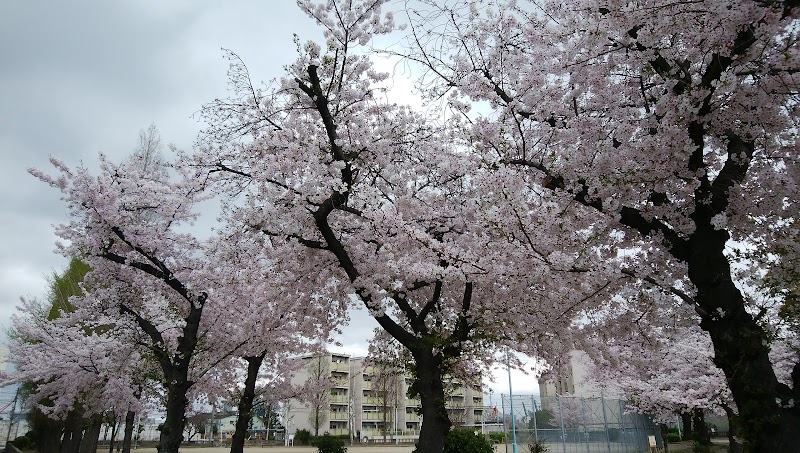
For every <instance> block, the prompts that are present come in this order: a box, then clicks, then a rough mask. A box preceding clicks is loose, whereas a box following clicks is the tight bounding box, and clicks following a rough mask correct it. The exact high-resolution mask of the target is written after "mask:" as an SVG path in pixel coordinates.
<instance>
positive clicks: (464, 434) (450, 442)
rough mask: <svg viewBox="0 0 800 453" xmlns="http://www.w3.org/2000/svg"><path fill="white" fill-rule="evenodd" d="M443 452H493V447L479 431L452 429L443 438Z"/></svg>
mask: <svg viewBox="0 0 800 453" xmlns="http://www.w3.org/2000/svg"><path fill="white" fill-rule="evenodd" d="M444 453H494V448H493V447H492V444H490V443H489V441H488V440H486V437H484V436H483V435H482V434H480V433H475V432H473V431H469V430H466V429H454V430H452V431H450V432H449V433H447V437H445V438H444Z"/></svg>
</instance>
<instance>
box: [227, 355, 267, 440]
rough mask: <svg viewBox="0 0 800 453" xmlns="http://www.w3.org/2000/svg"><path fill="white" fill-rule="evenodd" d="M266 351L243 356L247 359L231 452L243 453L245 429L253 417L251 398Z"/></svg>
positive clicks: (253, 395) (254, 394)
mask: <svg viewBox="0 0 800 453" xmlns="http://www.w3.org/2000/svg"><path fill="white" fill-rule="evenodd" d="M265 355H266V353H262V354H261V355H259V356H255V357H245V358H244V359H245V360H246V361H247V377H246V378H245V380H244V390H243V391H242V397H241V398H240V399H239V416H238V417H237V418H236V430H235V431H234V432H233V439H231V453H244V441H245V439H246V437H247V429H248V428H249V427H250V421H251V420H252V419H253V400H255V398H256V379H257V378H258V370H259V369H261V364H262V363H263V362H264V357H265Z"/></svg>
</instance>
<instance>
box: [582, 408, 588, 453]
mask: <svg viewBox="0 0 800 453" xmlns="http://www.w3.org/2000/svg"><path fill="white" fill-rule="evenodd" d="M581 417H582V418H583V437H584V440H585V441H586V453H589V425H588V424H587V423H586V400H585V399H584V398H581Z"/></svg>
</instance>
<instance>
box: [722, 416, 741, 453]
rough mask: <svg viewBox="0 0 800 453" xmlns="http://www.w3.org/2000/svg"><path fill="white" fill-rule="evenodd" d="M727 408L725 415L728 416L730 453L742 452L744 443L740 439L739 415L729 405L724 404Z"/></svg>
mask: <svg viewBox="0 0 800 453" xmlns="http://www.w3.org/2000/svg"><path fill="white" fill-rule="evenodd" d="M722 408H723V409H725V415H727V416H728V443H729V444H730V453H742V443H741V442H740V441H739V429H738V427H737V425H738V424H739V420H738V416H737V415H736V414H734V413H733V409H731V408H730V407H728V406H722Z"/></svg>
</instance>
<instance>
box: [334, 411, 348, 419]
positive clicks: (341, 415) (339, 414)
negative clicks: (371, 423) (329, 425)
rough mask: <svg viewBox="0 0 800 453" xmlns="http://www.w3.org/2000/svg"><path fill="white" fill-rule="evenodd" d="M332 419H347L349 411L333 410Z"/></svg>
mask: <svg viewBox="0 0 800 453" xmlns="http://www.w3.org/2000/svg"><path fill="white" fill-rule="evenodd" d="M330 419H331V420H347V412H331V413H330Z"/></svg>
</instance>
